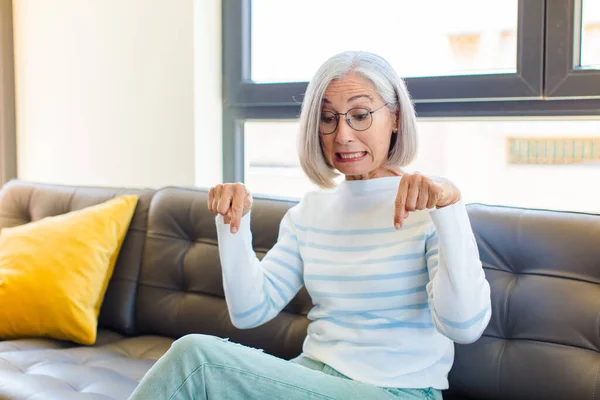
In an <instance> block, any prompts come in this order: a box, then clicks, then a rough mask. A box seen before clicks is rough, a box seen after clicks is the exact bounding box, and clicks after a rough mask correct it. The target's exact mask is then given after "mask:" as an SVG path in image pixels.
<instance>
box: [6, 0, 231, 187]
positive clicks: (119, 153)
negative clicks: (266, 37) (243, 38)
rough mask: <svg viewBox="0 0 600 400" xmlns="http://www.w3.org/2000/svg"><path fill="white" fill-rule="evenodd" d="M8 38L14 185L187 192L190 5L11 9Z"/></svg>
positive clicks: (63, 3) (162, 0) (98, 0)
mask: <svg viewBox="0 0 600 400" xmlns="http://www.w3.org/2000/svg"><path fill="white" fill-rule="evenodd" d="M198 1H199V2H200V3H201V2H202V0H198ZM209 3H210V2H209ZM14 32H15V35H14V36H15V64H16V67H15V73H16V90H17V146H18V175H19V177H20V178H21V179H26V180H34V181H43V182H54V183H64V184H85V185H117V186H138V187H139V186H145V187H158V186H162V185H193V184H194V183H195V177H194V172H195V164H194V163H195V161H194V158H195V157H194V152H195V141H194V0H177V1H172V0H152V1H149V0H126V1H123V0H86V1H81V0H53V1H45V0H14ZM215 40H216V39H215ZM218 45H220V41H219V43H218ZM213 61H214V60H210V61H208V60H207V62H213ZM217 61H220V59H219V60H217Z"/></svg>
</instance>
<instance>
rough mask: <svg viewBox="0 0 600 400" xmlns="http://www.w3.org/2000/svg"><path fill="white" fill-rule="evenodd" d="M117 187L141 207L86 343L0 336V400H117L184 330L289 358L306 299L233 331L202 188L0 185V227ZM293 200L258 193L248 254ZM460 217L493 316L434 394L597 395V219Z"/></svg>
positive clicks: (590, 398)
mask: <svg viewBox="0 0 600 400" xmlns="http://www.w3.org/2000/svg"><path fill="white" fill-rule="evenodd" d="M123 193H137V194H139V195H140V201H139V203H138V207H137V210H136V213H135V216H134V218H133V221H132V223H131V226H130V229H129V232H128V235H127V238H126V240H125V243H124V245H123V247H122V249H121V253H120V256H119V259H118V262H117V265H116V268H115V271H114V275H113V278H112V280H111V283H110V285H109V288H108V290H107V293H106V296H105V301H104V303H103V307H102V310H101V314H100V323H99V335H98V341H97V343H96V345H94V346H78V345H74V344H72V343H67V342H59V341H55V340H49V339H41V338H38V339H22V340H10V341H0V399H30V400H38V399H51V400H59V399H60V400H69V399H73V400H76V399H77V400H78V399H103V400H107V399H126V398H127V397H128V396H129V394H130V393H131V392H132V391H133V389H134V388H135V386H136V385H137V384H138V382H139V380H140V379H141V378H142V376H143V375H144V373H145V372H146V371H147V370H148V369H149V368H150V367H151V366H152V365H153V363H154V362H155V361H156V360H157V359H158V358H159V357H160V356H161V355H162V354H164V352H165V351H167V349H168V348H169V346H170V344H171V343H172V342H173V340H175V339H176V338H179V337H181V336H183V335H187V334H191V333H203V334H210V335H217V336H220V337H225V338H229V339H230V340H231V341H235V342H239V343H242V344H245V345H249V346H252V347H256V348H262V349H264V350H265V351H266V352H268V353H271V354H273V355H276V356H279V357H282V358H285V359H289V358H292V357H294V356H296V355H297V354H298V353H299V352H300V351H301V345H302V341H303V338H304V336H305V332H306V327H307V324H308V321H307V318H306V314H307V312H308V310H309V308H310V307H311V302H310V298H309V297H308V295H307V293H306V292H305V291H301V292H300V293H299V294H298V296H296V298H295V299H294V300H293V301H292V302H291V303H290V304H289V305H288V306H287V308H286V309H285V311H284V312H282V313H281V315H279V316H278V317H277V318H276V319H275V320H273V321H271V322H269V323H267V324H266V325H264V326H261V327H258V328H255V329H251V330H238V329H236V328H234V327H233V326H232V324H231V322H230V320H229V316H228V313H227V309H226V304H225V301H224V298H223V288H222V285H221V270H220V266H219V256H218V249H217V241H216V232H215V224H214V217H213V216H212V215H211V214H209V213H208V211H207V207H206V200H207V193H206V191H205V190H200V189H194V188H163V189H160V190H135V189H133V190H130V189H122V188H99V187H68V186H57V185H47V184H37V183H30V182H23V181H12V182H9V183H8V184H6V185H5V186H4V187H3V188H2V190H0V229H1V228H3V227H8V226H14V225H18V224H23V223H26V222H28V221H32V220H38V219H40V218H43V217H46V216H50V215H57V214H62V213H66V212H68V211H72V210H76V209H81V208H83V207H86V206H89V205H92V204H96V203H99V202H102V201H105V200H108V199H109V198H112V197H114V196H115V195H119V194H123ZM293 204H294V203H293V202H290V201H278V200H272V199H256V201H255V206H254V208H253V219H252V229H253V233H254V246H255V249H256V250H257V253H258V254H259V257H260V256H262V255H264V253H265V252H266V251H267V250H268V249H269V248H270V246H272V245H273V243H274V242H275V240H276V236H277V231H278V225H279V221H280V220H281V218H282V217H283V215H284V213H285V211H286V210H287V209H288V208H289V207H291V206H293ZM468 210H469V215H470V218H471V221H472V225H473V228H474V231H475V234H476V238H477V242H478V245H479V249H480V254H481V259H482V262H483V265H484V267H485V270H486V275H487V279H488V280H489V282H490V285H491V288H492V303H493V316H492V319H491V321H490V324H489V326H488V328H487V329H486V331H485V333H484V335H483V337H482V338H481V339H480V340H478V341H477V342H475V343H473V344H469V345H457V346H456V359H455V364H454V367H453V369H452V371H451V374H450V384H451V388H450V390H448V391H445V392H444V398H447V399H515V400H518V399H527V400H531V399H566V400H598V399H600V376H599V374H600V285H599V283H600V216H598V215H589V214H582V213H569V212H553V211H539V210H527V209H517V208H506V207H493V206H486V205H478V204H472V205H469V206H468ZM0 307H1V305H0Z"/></svg>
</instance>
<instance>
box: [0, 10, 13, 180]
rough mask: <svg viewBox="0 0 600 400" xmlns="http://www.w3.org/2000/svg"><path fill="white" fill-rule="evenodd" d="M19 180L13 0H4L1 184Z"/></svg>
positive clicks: (0, 74) (0, 68)
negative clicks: (15, 179) (17, 178)
mask: <svg viewBox="0 0 600 400" xmlns="http://www.w3.org/2000/svg"><path fill="white" fill-rule="evenodd" d="M16 177H17V135H16V107H15V60H14V42H13V9H12V0H0V185H3V184H4V183H6V182H8V181H9V180H11V179H13V178H16Z"/></svg>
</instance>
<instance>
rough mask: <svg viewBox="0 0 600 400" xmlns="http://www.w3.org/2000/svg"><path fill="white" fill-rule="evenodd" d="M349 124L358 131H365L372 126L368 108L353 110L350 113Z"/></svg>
mask: <svg viewBox="0 0 600 400" xmlns="http://www.w3.org/2000/svg"><path fill="white" fill-rule="evenodd" d="M348 122H349V123H350V126H351V127H352V128H354V129H356V130H357V131H364V130H367V129H369V127H370V126H371V113H370V112H369V110H367V109H366V108H353V109H352V110H350V111H348Z"/></svg>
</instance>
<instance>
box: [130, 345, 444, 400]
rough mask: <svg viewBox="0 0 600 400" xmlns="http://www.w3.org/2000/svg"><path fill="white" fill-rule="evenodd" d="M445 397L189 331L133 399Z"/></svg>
mask: <svg viewBox="0 0 600 400" xmlns="http://www.w3.org/2000/svg"><path fill="white" fill-rule="evenodd" d="M441 398H442V395H441V392H440V391H439V390H435V389H394V388H380V387H377V386H373V385H368V384H365V383H361V382H357V381H353V380H351V379H349V378H347V377H345V376H344V375H342V374H340V373H339V372H337V371H336V370H334V369H332V368H331V367H329V366H327V365H324V364H323V363H320V362H317V361H314V360H312V359H310V358H308V357H305V356H300V357H298V358H295V359H294V360H291V361H286V360H283V359H280V358H277V357H274V356H271V355H269V354H266V353H263V352H262V351H260V350H256V349H252V348H250V347H245V346H242V345H240V344H235V343H232V342H229V341H227V340H226V339H220V338H217V337H214V336H207V335H188V336H184V337H182V338H181V339H179V340H177V341H175V342H174V343H173V345H172V346H171V348H170V349H169V351H168V352H167V353H166V354H165V355H164V356H163V357H162V358H161V359H160V360H158V361H157V362H156V364H155V365H154V366H153V367H152V368H151V369H150V370H149V371H148V373H147V374H146V375H145V376H144V378H143V379H142V381H141V382H140V384H139V386H138V387H137V388H136V389H135V391H134V392H133V394H132V395H131V397H130V400H138V399H143V400H148V399H165V400H166V399H169V400H175V399H177V400H183V399H185V400H188V399H214V400H221V399H230V400H252V399H286V400H295V399H343V400H352V399H361V400H362V399H369V400H378V399H382V400H383V399H389V400H391V399H406V400H422V399H428V400H440V399H441Z"/></svg>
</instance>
